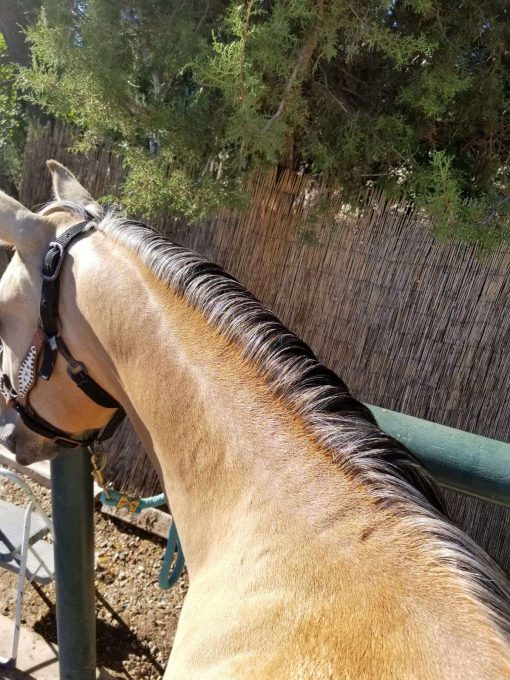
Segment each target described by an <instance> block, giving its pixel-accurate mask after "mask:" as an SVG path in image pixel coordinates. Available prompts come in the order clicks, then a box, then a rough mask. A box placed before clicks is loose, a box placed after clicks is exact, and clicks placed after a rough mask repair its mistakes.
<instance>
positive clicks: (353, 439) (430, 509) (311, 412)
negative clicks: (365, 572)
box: [43, 201, 510, 639]
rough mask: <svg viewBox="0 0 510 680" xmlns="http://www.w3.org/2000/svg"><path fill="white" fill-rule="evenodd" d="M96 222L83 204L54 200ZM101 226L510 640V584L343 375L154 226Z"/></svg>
mask: <svg viewBox="0 0 510 680" xmlns="http://www.w3.org/2000/svg"><path fill="white" fill-rule="evenodd" d="M53 208H61V209H64V210H67V211H69V212H72V213H74V214H76V216H77V217H79V218H80V219H87V217H90V215H89V214H87V212H86V211H85V210H84V209H83V207H82V206H79V205H75V204H72V203H69V202H61V201H55V202H53V203H50V204H48V206H46V208H45V209H43V210H49V209H53ZM94 217H96V218H97V220H98V224H97V228H98V229H99V230H100V231H102V232H104V233H105V234H107V235H108V236H110V237H111V238H112V239H113V240H114V241H116V242H118V243H120V244H121V245H123V246H124V247H125V248H126V249H127V250H129V251H131V252H132V253H134V254H135V255H136V256H137V257H138V258H139V259H140V261H141V262H142V263H143V264H144V265H145V266H146V267H147V268H148V269H149V270H150V271H151V272H152V273H153V274H154V275H155V276H156V277H157V278H158V279H159V280H160V281H161V282H163V283H164V284H166V285H168V286H169V287H170V288H171V289H172V290H174V291H175V292H177V293H179V294H180V295H182V296H183V297H184V298H185V299H186V300H187V302H188V303H190V304H191V305H192V306H193V307H194V308H196V309H197V310H198V311H200V312H201V313H202V314H203V315H204V317H205V318H206V320H207V321H208V322H209V323H210V324H212V326H213V327H214V328H215V329H217V330H218V331H219V332H220V333H222V334H223V335H224V336H225V337H226V338H227V339H228V340H230V341H232V342H233V343H235V345H236V346H237V347H240V348H241V351H242V354H243V356H244V358H245V359H246V360H247V361H249V362H250V363H251V364H252V365H254V366H255V367H256V369H257V370H258V371H259V372H260V374H261V375H262V376H263V378H264V379H265V381H266V383H267V384H268V386H269V388H270V390H271V391H272V392H273V393H274V395H275V396H276V397H277V398H278V399H279V400H280V401H283V402H285V403H287V404H288V405H289V407H290V408H291V409H292V410H293V411H294V412H295V413H297V415H298V416H299V417H300V418H301V419H302V421H303V422H304V423H305V425H306V426H307V428H309V430H310V431H311V433H312V435H313V437H314V439H315V440H316V441H317V443H318V445H319V446H321V447H322V448H324V449H326V450H327V451H328V452H330V454H331V456H332V458H333V459H334V460H335V462H336V463H337V464H338V465H339V466H340V467H341V468H342V469H343V470H344V471H345V473H346V474H348V475H350V476H352V477H355V478H356V479H358V480H359V481H360V482H362V483H364V484H365V485H366V486H367V488H368V489H369V491H370V494H371V495H372V497H373V499H374V501H375V502H376V503H377V504H378V505H380V506H381V507H382V508H384V509H386V510H389V511H391V512H392V513H394V514H396V515H397V516H398V517H399V519H400V521H401V523H402V527H403V529H404V530H407V531H409V532H413V531H417V532H420V533H422V534H426V535H427V537H428V540H429V541H430V550H431V553H432V554H433V555H434V557H435V559H436V560H437V561H438V563H440V564H441V565H443V566H445V567H446V568H447V569H449V570H452V571H454V572H455V574H456V576H457V577H458V578H459V579H460V581H461V582H462V584H463V586H464V588H465V593H466V596H468V597H472V598H474V599H476V600H477V601H478V602H480V603H482V605H485V606H486V607H487V609H488V613H489V615H490V617H491V618H492V620H493V622H494V624H495V625H496V627H497V628H498V630H500V631H501V632H502V633H503V634H504V635H505V636H506V637H507V638H509V639H510V587H509V584H508V581H507V579H506V577H505V575H504V574H503V572H502V571H501V570H500V569H499V567H497V565H495V564H494V562H493V561H492V560H491V559H490V558H489V557H488V556H487V555H486V553H485V552H484V551H483V550H482V549H481V548H480V547H479V546H478V545H477V544H476V543H474V541H472V540H471V539H470V538H469V537H468V536H467V535H466V534H464V533H463V532H462V531H460V530H459V529H458V528H457V527H455V526H454V525H453V524H451V523H450V522H449V521H447V520H446V519H445V517H444V516H443V512H444V509H443V505H442V500H441V495H440V493H439V490H438V488H437V486H436V484H435V483H434V482H433V480H432V479H431V477H430V476H429V475H428V474H427V473H426V471H425V470H424V469H423V468H422V467H421V465H420V464H419V463H418V461H417V460H416V459H415V458H414V457H413V456H412V454H411V453H410V452H409V451H408V450H407V449H406V448H405V447H404V446H402V445H401V444H400V443H398V442H397V441H395V440H394V439H392V438H391V437H390V436H388V435H386V434H385V433H384V432H382V431H381V430H380V429H379V428H378V427H377V424H376V422H375V419H374V417H373V415H372V413H371V412H370V411H369V409H368V408H366V407H365V406H364V405H363V404H361V403H360V402H359V401H357V400H356V399H354V398H353V397H352V396H351V395H350V393H349V391H348V389H347V387H346V385H345V384H344V382H343V381H342V380H341V379H340V378H339V377H338V376H337V375H336V374H335V373H333V372H332V371H331V370H329V369H327V368H326V367H324V366H323V365H322V364H320V363H319V361H318V360H317V359H316V357H315V355H314V354H313V352H312V350H311V349H310V348H309V347H308V345H306V344H305V343H304V342H303V341H301V340H300V339H299V338H297V337H296V336H295V335H294V334H293V333H292V332H291V331H289V330H288V329H287V328H285V326H284V325H283V324H282V323H281V322H280V321H279V320H278V319H277V318H276V317H275V316H274V315H273V314H272V313H271V312H269V311H268V310H267V309H265V308H264V307H263V306H262V304H261V303H260V302H259V301H258V300H257V299H256V298H255V297H254V296H253V295H251V293H249V292H248V291H247V290H246V289H245V288H244V287H243V286H242V285H241V284H240V283H239V282H238V281H237V280H236V279H235V278H234V277H233V276H231V275H230V274H228V273H226V272H225V271H224V270H223V269H222V268H221V267H220V266H219V265H216V264H214V263H213V262H211V261H209V260H207V259H206V258H205V257H202V256H200V255H198V254H196V253H194V252H192V251H190V250H188V249H187V248H185V247H183V246H180V245H178V244H175V243H172V242H171V241H170V240H169V239H167V238H165V237H164V236H161V235H160V234H159V233H158V232H156V231H155V230H153V229H152V228H151V227H148V226H146V225H143V224H140V223H138V222H133V221H130V220H128V219H126V218H125V217H123V216H122V215H121V214H120V213H119V212H117V211H116V210H115V209H109V210H105V211H104V212H103V211H102V210H101V209H99V210H98V212H97V214H96V215H94Z"/></svg>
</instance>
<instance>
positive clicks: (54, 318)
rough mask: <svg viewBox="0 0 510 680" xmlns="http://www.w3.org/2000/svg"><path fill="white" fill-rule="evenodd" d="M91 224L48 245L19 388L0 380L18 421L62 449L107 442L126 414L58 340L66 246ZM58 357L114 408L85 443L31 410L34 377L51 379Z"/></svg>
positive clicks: (93, 397)
mask: <svg viewBox="0 0 510 680" xmlns="http://www.w3.org/2000/svg"><path fill="white" fill-rule="evenodd" d="M94 226H95V225H94V222H93V221H92V220H87V221H85V222H80V223H79V224H77V225H75V226H74V227H71V228H70V229H67V231H65V232H64V233H63V234H62V235H61V236H59V238H58V239H57V240H56V241H52V242H51V243H50V244H49V246H48V250H47V251H46V254H45V256H44V261H43V269H42V279H43V284H42V289H41V300H40V307H39V311H40V319H41V325H40V327H39V328H38V329H37V330H36V332H35V333H34V337H33V339H32V342H31V343H30V347H29V348H28V351H27V353H26V355H25V357H24V359H23V360H22V361H21V363H20V367H19V370H18V376H17V378H18V386H19V390H18V391H16V390H15V389H14V387H13V386H12V383H11V380H10V378H9V376H7V375H6V374H5V373H4V374H2V375H1V377H0V392H1V393H2V394H3V396H4V398H5V400H6V402H7V405H8V406H11V407H12V408H14V409H15V411H17V413H18V414H19V416H20V418H21V420H22V421H23V423H24V424H25V425H26V426H27V427H28V428H29V429H31V430H32V431H33V432H36V433H37V434H39V435H41V436H43V437H46V438H47V439H51V440H53V441H54V442H55V443H56V444H58V445H59V446H63V447H66V448H77V447H80V446H91V445H92V444H94V443H95V442H98V441H103V440H105V439H108V438H109V437H111V436H112V434H113V433H114V431H115V430H116V428H117V427H118V425H119V424H120V423H121V421H122V420H123V418H124V416H125V413H124V410H123V409H122V407H121V405H120V404H119V403H118V402H117V401H116V400H115V399H114V398H113V397H112V396H111V395H109V394H108V392H106V391H105V390H104V389H103V388H102V387H101V386H100V385H98V384H97V383H96V381H95V380H93V379H92V378H91V377H90V375H89V374H88V372H87V369H86V368H85V366H84V364H83V363H82V362H81V361H77V360H76V359H75V358H74V357H73V356H72V354H71V353H70V351H69V350H68V348H67V346H66V344H65V342H64V341H63V340H62V338H61V337H60V328H59V322H58V300H59V289H60V285H59V283H60V281H59V276H60V272H61V269H62V264H63V262H64V259H65V255H66V252H67V249H68V248H69V246H70V245H71V243H72V242H73V241H74V240H75V239H77V238H78V237H80V236H82V235H83V234H85V233H87V232H88V231H90V230H91V229H92V228H93V227H94ZM1 351H3V348H2V349H1V350H0V352H1ZM58 354H60V355H61V356H62V357H63V358H64V359H65V361H66V362H67V374H68V375H69V377H70V378H71V380H73V382H74V383H75V384H76V385H77V387H79V388H80V389H81V390H82V391H83V392H85V394H86V395H87V396H88V397H89V399H91V400H92V401H94V402H95V403H96V404H99V405H100V406H103V407H104V408H110V409H116V413H115V414H114V416H113V417H112V419H111V420H110V421H109V423H108V424H107V425H106V426H105V427H103V428H102V429H100V430H94V431H93V432H92V433H90V436H89V437H88V438H87V439H75V438H74V437H72V436H71V435H69V434H68V433H67V432H64V431H63V430H60V429H58V428H57V427H54V426H53V425H51V423H48V422H47V421H46V420H44V419H43V418H41V417H40V416H38V415H37V413H36V412H35V411H34V409H33V408H32V407H31V406H30V402H29V394H30V391H31V390H32V389H33V388H34V386H35V384H36V383H37V379H38V378H42V379H43V380H49V379H50V378H51V375H52V373H53V369H54V367H55V362H56V360H57V355H58Z"/></svg>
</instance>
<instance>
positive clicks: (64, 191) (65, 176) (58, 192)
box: [46, 160, 98, 213]
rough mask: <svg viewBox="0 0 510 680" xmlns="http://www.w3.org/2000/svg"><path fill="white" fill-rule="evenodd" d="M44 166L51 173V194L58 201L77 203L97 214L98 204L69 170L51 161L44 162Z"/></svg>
mask: <svg viewBox="0 0 510 680" xmlns="http://www.w3.org/2000/svg"><path fill="white" fill-rule="evenodd" d="M46 166H47V168H48V170H49V171H50V173H51V180H52V184H53V193H54V194H55V198H56V199H57V200H58V201H70V202H71V203H78V205H81V206H83V207H84V208H87V209H89V210H90V211H91V212H92V213H95V212H97V209H98V204H97V203H96V201H94V199H93V198H92V196H91V195H90V194H89V192H88V191H87V190H86V189H84V188H83V187H82V185H81V184H80V183H79V182H78V180H77V179H76V177H75V176H74V175H73V173H72V172H71V171H70V170H68V169H67V168H66V167H65V166H63V165H62V164H61V163H59V162H58V161H53V160H50V161H46Z"/></svg>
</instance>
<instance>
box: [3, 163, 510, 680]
mask: <svg viewBox="0 0 510 680" xmlns="http://www.w3.org/2000/svg"><path fill="white" fill-rule="evenodd" d="M51 169H52V172H53V176H54V187H55V190H56V195H57V197H58V198H59V199H63V200H68V201H69V200H71V201H74V202H77V203H80V204H82V205H83V204H88V205H89V207H90V206H92V208H93V209H94V206H95V204H94V203H93V201H92V199H91V197H90V196H89V195H88V194H87V193H86V192H85V191H84V190H83V189H82V187H81V186H80V185H79V184H78V183H77V181H76V180H75V178H74V177H73V176H72V175H71V174H70V173H69V172H68V171H66V170H65V169H64V168H62V166H59V165H58V164H55V163H52V164H51ZM96 209H97V207H96ZM78 221H79V218H77V217H76V215H73V214H71V213H70V212H68V211H66V210H65V209H64V207H59V206H54V207H53V208H51V209H49V210H47V211H43V215H42V216H36V215H33V214H32V213H29V212H28V211H26V210H25V209H24V208H22V206H20V205H19V204H16V203H15V202H14V201H13V200H12V199H9V198H8V197H6V196H5V195H1V196H0V238H1V240H2V241H4V242H6V243H9V244H11V245H12V246H14V247H15V248H16V250H17V255H16V256H15V258H14V260H13V263H12V264H11V265H10V267H9V269H8V271H7V272H6V275H5V276H4V278H3V279H2V284H1V287H0V322H1V328H0V333H1V336H2V340H3V342H4V345H5V357H4V366H3V369H4V371H6V372H10V374H12V375H14V372H15V370H16V367H17V365H18V364H19V361H20V360H21V359H22V358H23V355H24V353H25V352H26V348H27V347H28V344H29V342H30V339H31V336H32V335H33V332H34V330H35V328H36V327H37V323H38V318H37V317H38V296H39V292H40V275H39V273H38V272H39V269H40V261H41V255H42V252H43V251H44V247H45V246H46V245H47V244H48V242H49V241H50V240H52V238H54V236H55V233H59V232H61V231H62V230H63V229H65V228H66V227H68V226H70V225H71V224H74V223H76V222H78ZM59 315H60V319H61V322H62V336H63V337H64V338H65V341H66V343H67V344H68V346H69V348H70V349H71V351H72V353H73V354H74V355H75V356H76V357H79V358H80V360H81V361H83V362H84V363H85V365H86V366H87V368H88V369H89V372H90V373H91V375H92V376H93V378H94V379H95V380H97V381H98V382H99V383H100V384H101V385H102V386H103V387H104V388H105V389H107V390H108V391H109V392H110V393H111V394H112V396H114V397H115V398H116V399H117V400H119V401H120V402H121V403H122V405H123V406H124V407H125V409H126V411H127V413H128V416H129V418H130V419H131V421H132V423H133V425H134V427H135V429H136V430H137V432H138V434H139V436H140V437H141V440H142V442H143V444H144V446H145V447H146V449H147V450H148V451H149V453H150V455H151V457H152V460H153V462H154V464H155V465H156V467H157V468H158V470H159V471H160V474H161V478H162V480H163V483H164V487H165V490H166V493H167V495H168V497H169V498H170V500H171V505H172V511H173V514H174V516H175V518H176V522H177V526H178V529H179V534H180V537H181V541H182V545H183V549H184V553H185V555H186V561H187V565H188V570H189V576H190V588H189V593H188V595H187V598H186V601H185V604H184V607H183V610H182V615H181V618H180V621H179V626H178V630H177V635H176V639H175V644H174V647H173V650H172V654H171V657H170V661H169V665H168V668H167V671H166V673H165V678H166V680H170V679H171V680H194V679H195V678H196V679H199V678H200V679H201V680H202V679H204V680H205V679H207V680H213V679H214V680H228V679H234V678H235V679H241V678H242V679H244V678H247V679H248V678H249V679H250V680H251V679H253V680H259V679H260V680H273V679H278V678H282V679H287V678H289V679H292V680H294V679H296V680H298V679H299V680H301V679H302V680H305V679H306V680H312V679H313V680H326V679H329V680H332V679H335V680H336V679H339V680H340V679H342V680H344V679H345V680H347V679H350V680H364V679H367V680H376V679H377V680H390V679H391V680H393V679H402V680H404V679H405V680H408V679H409V680H411V679H416V680H436V679H437V680H439V679H444V680H446V679H448V680H457V679H458V680H468V679H472V680H475V679H476V680H481V679H487V680H502V679H504V678H510V648H509V645H508V639H507V638H506V637H505V634H504V632H503V627H504V626H503V623H504V622H503V619H505V617H508V611H509V610H508V601H507V600H505V599H504V598H502V599H501V601H499V599H498V598H499V597H500V596H499V594H496V595H494V596H493V595H491V594H490V592H489V591H490V588H489V586H486V585H483V586H479V585H477V583H476V578H475V577H471V576H469V575H466V574H464V573H463V569H462V568H461V567H463V566H464V565H463V564H462V559H461V557H460V556H461V552H462V551H464V552H466V553H467V554H468V558H466V559H467V562H466V563H469V564H470V565H471V564H472V565H475V567H474V568H473V570H474V571H476V564H477V559H478V556H477V555H475V554H474V553H473V556H472V557H471V556H469V554H470V553H469V551H470V550H471V546H470V544H469V542H468V540H467V539H466V543H465V546H461V547H459V545H458V543H459V540H460V539H459V538H458V534H457V533H455V531H454V530H453V529H451V532H452V539H451V542H449V540H448V532H449V531H450V529H449V527H448V525H446V523H444V522H443V521H442V520H441V519H440V518H435V519H430V517H431V516H432V515H429V514H427V512H425V511H424V512H423V514H422V515H420V510H419V509H418V510H417V509H416V508H415V507H414V506H412V505H411V504H410V505H409V512H408V513H407V512H406V510H405V509H406V505H405V504H402V503H400V502H399V501H398V500H397V501H395V502H388V503H386V504H384V503H381V502H379V501H378V500H377V499H376V498H375V497H374V492H373V489H372V488H371V486H370V485H369V484H367V483H366V482H365V481H364V480H363V479H361V478H360V477H358V476H357V475H356V474H354V473H353V472H352V470H350V469H349V468H348V467H346V466H342V465H339V464H338V462H336V461H335V456H333V455H332V454H331V451H330V450H329V449H328V447H327V446H326V445H325V444H324V441H321V440H320V438H318V436H317V433H316V431H314V430H313V428H310V426H309V424H308V422H307V420H306V418H304V417H303V416H302V414H301V413H300V412H299V410H298V409H297V408H294V407H293V404H292V403H290V402H288V401H286V400H285V398H277V397H276V396H275V391H274V389H272V388H271V385H270V381H269V379H268V376H267V375H265V374H264V372H263V371H261V370H260V367H259V366H258V365H257V364H256V363H255V362H250V361H247V360H246V356H245V354H244V352H243V347H242V346H241V344H240V343H239V341H237V340H236V339H235V338H233V337H229V336H228V335H226V334H225V333H224V332H222V331H221V330H219V329H218V328H217V327H215V324H214V323H211V320H210V318H208V317H207V315H206V314H204V313H203V311H202V310H200V309H198V308H197V307H196V306H194V305H193V304H191V302H190V298H189V297H188V298H187V297H186V296H185V295H183V294H182V293H181V291H179V290H176V289H175V288H172V286H169V285H168V284H167V283H165V282H164V281H162V280H161V277H160V276H158V275H157V272H155V271H154V270H153V269H152V268H150V267H148V266H146V265H145V264H143V262H142V260H141V258H140V257H139V256H138V255H137V253H135V252H134V251H133V249H130V248H129V247H127V245H126V244H125V243H121V241H120V240H119V239H117V238H115V234H114V233H112V234H109V233H108V229H107V228H105V229H102V228H100V229H98V230H97V231H95V232H94V233H92V234H91V235H88V236H86V237H84V238H83V239H81V240H80V241H79V242H78V243H76V244H75V245H73V246H72V247H71V250H70V255H69V258H68V261H67V262H66V264H65V268H64V272H63V281H62V294H61V302H60V309H59ZM59 361H60V360H59ZM31 403H32V405H33V407H34V409H35V410H36V411H37V413H39V414H40V416H42V417H43V418H45V419H47V420H49V421H50V422H52V423H53V424H54V425H55V426H57V427H59V428H61V429H64V430H66V431H68V432H71V433H80V432H83V431H86V430H88V429H92V428H95V427H98V426H100V425H102V424H104V423H105V422H106V421H107V420H108V418H109V417H110V416H111V411H107V410H106V409H101V408H100V407H97V406H96V405H94V404H93V403H92V402H91V401H89V400H88V399H87V398H86V397H85V396H84V395H83V394H81V393H80V392H79V390H77V389H76V388H75V386H74V385H73V384H72V383H71V381H70V380H69V378H68V377H67V376H66V374H65V369H64V367H63V366H60V365H59V364H57V370H56V373H55V375H54V377H52V379H51V380H50V381H49V382H48V383H42V381H39V383H38V384H37V386H36V387H35V389H34V390H33V393H32V395H31ZM14 434H15V437H16V439H17V440H18V444H19V446H20V447H21V448H23V446H24V445H26V446H28V443H27V442H29V441H34V437H33V435H31V434H28V433H27V431H26V430H25V428H23V427H22V426H21V425H20V424H19V423H18V424H17V425H16V429H15V433H14ZM391 493H392V492H391V490H388V496H390V495H391ZM424 505H426V503H425V502H424ZM434 517H435V515H434ZM434 522H435V523H436V524H434ZM443 525H444V526H443ZM437 527H439V528H441V531H442V532H443V534H444V536H446V538H445V537H443V538H442V539H441V540H439V539H437V540H436V539H435V538H434V537H433V536H432V534H434V532H435V530H436V528H437ZM480 559H481V558H480ZM480 564H481V562H480ZM484 568H485V567H484ZM480 569H482V567H480ZM494 574H495V577H494V578H495V579H499V580H501V576H500V575H499V574H497V572H496V571H494ZM501 583H502V580H501ZM501 587H504V585H503V586H501ZM486 594H487V597H485V595H486ZM495 603H496V604H495ZM498 604H500V609H501V610H502V611H503V612H504V613H503V614H500V615H498V614H497V613H496V611H495V610H496V605H498ZM507 622H508V619H507Z"/></svg>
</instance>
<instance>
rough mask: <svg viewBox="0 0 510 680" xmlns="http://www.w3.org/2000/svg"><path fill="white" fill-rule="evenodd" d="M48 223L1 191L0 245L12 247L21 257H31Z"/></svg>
mask: <svg viewBox="0 0 510 680" xmlns="http://www.w3.org/2000/svg"><path fill="white" fill-rule="evenodd" d="M47 226H48V223H47V221H46V220H45V219H44V218H43V217H41V216H40V215H36V214H34V213H33V212H30V210H28V209H27V208H25V207H24V206H23V205H21V203H18V201H16V200H15V199H14V198H11V196H8V195H7V194H4V192H3V191H0V244H1V245H4V246H12V247H14V248H16V250H17V251H18V252H19V253H20V255H21V256H23V255H29V254H30V253H32V252H35V250H36V249H37V247H38V244H39V241H40V236H41V235H42V234H43V232H44V231H45V229H44V227H47Z"/></svg>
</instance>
